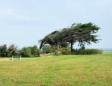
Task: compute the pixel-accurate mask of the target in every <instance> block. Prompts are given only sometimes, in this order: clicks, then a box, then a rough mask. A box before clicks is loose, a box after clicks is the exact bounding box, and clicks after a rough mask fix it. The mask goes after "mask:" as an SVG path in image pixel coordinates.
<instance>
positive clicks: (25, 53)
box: [20, 47, 32, 57]
mask: <svg viewBox="0 0 112 86" xmlns="http://www.w3.org/2000/svg"><path fill="white" fill-rule="evenodd" d="M20 53H21V55H22V56H23V57H30V56H32V54H31V49H30V47H24V48H22V49H21V50H20Z"/></svg>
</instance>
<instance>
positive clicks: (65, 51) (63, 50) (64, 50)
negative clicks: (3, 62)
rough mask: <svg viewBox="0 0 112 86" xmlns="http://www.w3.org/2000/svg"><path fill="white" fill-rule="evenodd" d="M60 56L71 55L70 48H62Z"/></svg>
mask: <svg viewBox="0 0 112 86" xmlns="http://www.w3.org/2000/svg"><path fill="white" fill-rule="evenodd" d="M59 54H61V55H70V54H71V50H70V48H69V47H66V48H60V49H59Z"/></svg>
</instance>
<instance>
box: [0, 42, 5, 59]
mask: <svg viewBox="0 0 112 86" xmlns="http://www.w3.org/2000/svg"><path fill="white" fill-rule="evenodd" d="M0 56H1V57H7V45H6V44H4V45H2V46H0Z"/></svg>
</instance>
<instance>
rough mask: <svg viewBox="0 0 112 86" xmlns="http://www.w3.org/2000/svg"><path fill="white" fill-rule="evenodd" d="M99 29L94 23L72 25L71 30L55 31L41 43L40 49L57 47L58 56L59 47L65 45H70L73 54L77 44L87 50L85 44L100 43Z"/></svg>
mask: <svg viewBox="0 0 112 86" xmlns="http://www.w3.org/2000/svg"><path fill="white" fill-rule="evenodd" d="M98 30H99V27H97V26H96V25H94V24H93V23H86V24H82V23H80V24H72V26H71V27H69V28H64V29H62V30H61V31H54V32H52V33H50V34H49V35H47V36H46V37H45V38H43V39H42V40H41V41H40V49H41V48H42V47H43V46H44V45H45V44H49V45H51V46H55V47H56V54H57V52H58V49H59V47H61V46H62V45H63V44H66V45H67V44H70V46H71V53H72V51H73V45H74V43H75V42H78V43H79V46H80V47H81V48H82V49H85V44H91V43H92V42H94V43H96V42H97V41H98V39H97V35H96V32H97V31H98Z"/></svg>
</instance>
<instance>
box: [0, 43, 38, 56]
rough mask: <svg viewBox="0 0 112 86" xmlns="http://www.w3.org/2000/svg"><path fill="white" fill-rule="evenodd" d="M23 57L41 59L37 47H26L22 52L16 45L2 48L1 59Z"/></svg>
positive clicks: (0, 47) (0, 51)
mask: <svg viewBox="0 0 112 86" xmlns="http://www.w3.org/2000/svg"><path fill="white" fill-rule="evenodd" d="M14 55H15V56H17V55H18V56H22V57H31V56H32V57H39V56H40V52H39V49H38V47H37V46H36V45H34V46H31V47H24V48H22V49H20V50H18V49H17V47H16V46H15V45H10V46H9V47H7V45H6V44H4V45H1V46H0V57H11V56H14Z"/></svg>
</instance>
